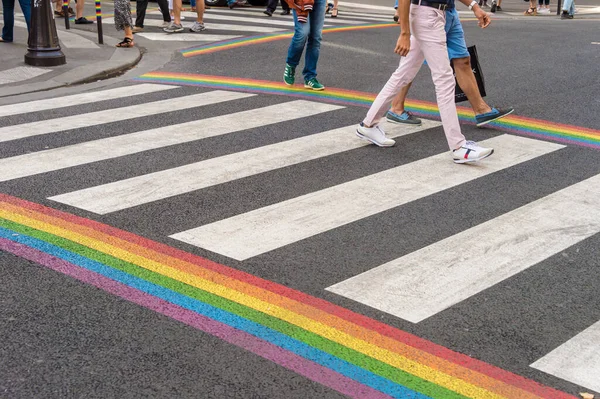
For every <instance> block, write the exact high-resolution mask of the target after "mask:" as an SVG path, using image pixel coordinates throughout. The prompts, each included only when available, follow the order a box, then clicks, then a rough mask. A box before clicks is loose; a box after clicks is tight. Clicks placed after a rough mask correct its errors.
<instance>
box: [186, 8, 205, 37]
mask: <svg viewBox="0 0 600 399" xmlns="http://www.w3.org/2000/svg"><path fill="white" fill-rule="evenodd" d="M204 8H205V6H204V0H199V1H198V3H196V22H194V25H193V26H192V27H191V28H190V31H192V32H202V31H203V30H205V29H206V28H205V27H204Z"/></svg>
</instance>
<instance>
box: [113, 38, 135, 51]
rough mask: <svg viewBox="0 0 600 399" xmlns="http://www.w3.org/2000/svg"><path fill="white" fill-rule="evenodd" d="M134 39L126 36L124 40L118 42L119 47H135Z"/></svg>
mask: <svg viewBox="0 0 600 399" xmlns="http://www.w3.org/2000/svg"><path fill="white" fill-rule="evenodd" d="M133 44H134V43H133V39H131V38H129V37H126V38H124V39H123V41H122V42H121V43H117V47H125V48H129V47H133Z"/></svg>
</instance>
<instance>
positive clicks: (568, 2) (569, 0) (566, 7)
mask: <svg viewBox="0 0 600 399" xmlns="http://www.w3.org/2000/svg"><path fill="white" fill-rule="evenodd" d="M574 3H575V2H574V1H573V0H565V1H564V3H563V7H562V10H563V12H562V13H563V15H565V14H566V15H572V11H571V9H572V8H574V6H573V4H574Z"/></svg>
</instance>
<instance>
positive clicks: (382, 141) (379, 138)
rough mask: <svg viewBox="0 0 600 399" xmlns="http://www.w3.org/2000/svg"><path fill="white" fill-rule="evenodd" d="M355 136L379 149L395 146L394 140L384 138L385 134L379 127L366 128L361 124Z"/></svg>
mask: <svg viewBox="0 0 600 399" xmlns="http://www.w3.org/2000/svg"><path fill="white" fill-rule="evenodd" d="M356 135H357V136H358V137H360V138H361V139H365V140H367V141H370V142H371V143H373V144H375V145H378V146H379V147H391V146H393V145H394V144H396V142H395V141H394V140H392V139H388V138H387V137H385V132H384V131H383V129H382V128H381V127H380V126H379V125H376V126H373V127H366V126H365V125H364V123H362V122H361V123H360V125H359V126H358V129H356Z"/></svg>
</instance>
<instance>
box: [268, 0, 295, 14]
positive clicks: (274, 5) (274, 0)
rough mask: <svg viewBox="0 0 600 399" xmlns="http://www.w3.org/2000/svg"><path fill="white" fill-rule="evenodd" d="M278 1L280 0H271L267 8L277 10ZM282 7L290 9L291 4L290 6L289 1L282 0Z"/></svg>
mask: <svg viewBox="0 0 600 399" xmlns="http://www.w3.org/2000/svg"><path fill="white" fill-rule="evenodd" d="M278 2H279V0H269V3H268V4H267V10H269V11H271V12H275V10H276V9H277V3H278ZM281 8H283V9H284V10H289V9H290V6H288V3H286V2H285V0H281Z"/></svg>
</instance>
